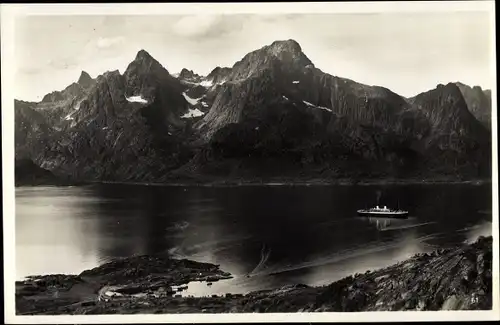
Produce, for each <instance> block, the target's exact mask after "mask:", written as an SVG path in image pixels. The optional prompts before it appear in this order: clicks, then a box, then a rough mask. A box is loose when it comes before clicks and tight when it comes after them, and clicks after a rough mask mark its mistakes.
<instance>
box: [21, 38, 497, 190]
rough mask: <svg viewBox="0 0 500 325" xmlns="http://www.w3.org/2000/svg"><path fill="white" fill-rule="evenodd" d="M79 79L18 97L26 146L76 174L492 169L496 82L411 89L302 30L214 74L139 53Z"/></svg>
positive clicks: (428, 173) (41, 160) (42, 160)
mask: <svg viewBox="0 0 500 325" xmlns="http://www.w3.org/2000/svg"><path fill="white" fill-rule="evenodd" d="M73 85H76V86H73ZM73 85H70V86H69V87H68V88H66V89H65V90H64V91H62V92H54V93H52V94H49V95H47V96H45V97H46V98H44V100H43V101H42V102H41V103H25V102H18V101H16V150H18V152H19V154H23V155H27V156H29V157H32V158H33V159H34V160H35V161H36V162H37V163H38V164H40V165H42V166H45V167H47V168H49V169H51V170H56V169H57V170H62V171H64V173H66V174H70V175H73V176H74V177H79V178H85V179H87V178H89V179H108V180H137V181H138V180H148V181H164V180H168V179H170V178H171V177H190V178H192V177H204V176H218V177H245V178H250V179H251V178H252V177H285V176H286V177H325V178H338V177H354V178H357V177H363V178H364V177H433V176H436V175H442V174H451V175H454V176H457V175H458V176H462V177H482V176H488V175H489V170H490V158H489V157H490V132H489V130H488V129H487V128H485V126H484V125H483V124H482V123H484V121H486V120H487V116H488V114H490V113H489V111H488V109H486V108H485V107H487V103H488V100H487V99H485V98H487V96H488V95H487V92H484V93H483V92H482V90H481V92H480V94H479V93H478V92H477V91H478V89H477V87H475V88H470V87H469V88H470V89H469V88H467V87H468V86H465V85H461V84H451V83H450V84H448V85H440V86H438V87H437V88H436V89H434V90H430V91H428V92H426V93H422V94H420V95H418V96H415V97H414V98H410V99H406V98H403V97H401V96H399V95H397V94H395V93H393V92H392V91H390V90H389V89H386V88H383V87H378V86H368V85H363V84H360V83H357V82H355V81H352V80H349V79H344V78H341V77H337V76H332V75H329V74H327V73H324V72H322V71H321V70H320V69H317V68H316V67H315V66H314V64H313V63H312V62H311V61H310V60H309V58H308V57H307V56H306V54H305V53H304V52H303V51H302V48H301V47H300V45H299V44H298V43H297V42H295V41H294V40H285V41H276V42H273V43H272V44H270V45H268V46H264V47H263V48H261V49H258V50H256V51H253V52H251V53H248V54H247V55H245V56H244V57H243V58H242V59H241V60H240V61H238V62H236V63H235V64H234V65H233V67H231V68H220V67H217V68H215V69H214V70H213V71H212V72H211V73H210V74H209V75H208V76H200V75H197V74H196V73H194V72H193V71H190V70H187V69H183V70H182V71H181V73H179V75H178V76H177V77H173V76H171V75H170V74H169V72H168V71H167V70H166V69H165V68H164V67H163V66H162V65H161V64H160V63H159V62H158V61H156V60H155V59H154V58H152V57H151V56H150V55H149V54H148V53H147V52H146V51H144V50H141V51H139V52H138V53H137V56H136V58H135V59H134V61H132V62H131V63H130V64H129V66H128V68H127V69H126V71H125V72H124V74H123V75H121V74H120V73H119V72H118V71H111V72H106V73H104V74H103V75H101V76H98V77H97V78H96V79H95V80H94V79H92V78H90V76H89V75H88V74H86V73H82V75H81V76H80V78H79V80H78V82H77V83H74V84H73ZM471 94H476V95H474V96H473V95H471ZM490 98H491V95H490ZM471 107H472V108H471ZM489 107H490V108H489V109H490V110H491V104H490V106H489ZM59 111H64V114H67V115H64V114H62V113H58V114H56V113H54V112H59ZM68 112H69V113H68ZM18 116H19V118H18ZM478 120H479V121H478ZM30 124H33V125H35V129H36V130H37V131H33V130H31V129H29V127H28V126H29V125H30ZM37 125H41V126H38V127H36V126H37ZM18 129H19V130H18ZM34 132H35V133H34ZM36 132H38V133H36ZM18 138H19V139H18Z"/></svg>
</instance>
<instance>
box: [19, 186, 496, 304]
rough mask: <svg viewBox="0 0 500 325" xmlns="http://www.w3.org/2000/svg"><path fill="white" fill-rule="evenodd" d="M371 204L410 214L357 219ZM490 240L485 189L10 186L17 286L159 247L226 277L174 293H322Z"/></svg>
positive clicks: (446, 187) (486, 191)
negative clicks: (314, 289) (362, 275)
mask: <svg viewBox="0 0 500 325" xmlns="http://www.w3.org/2000/svg"><path fill="white" fill-rule="evenodd" d="M379 200H381V201H382V202H383V204H385V205H387V206H396V202H397V204H398V205H400V206H401V208H404V209H405V210H409V211H410V217H409V218H408V219H389V218H366V217H365V218H363V217H357V216H356V211H357V209H360V208H366V207H370V206H373V205H374V204H375V203H378V201H379ZM485 211H486V212H488V211H489V212H490V213H489V214H488V213H485ZM489 234H491V191H490V188H489V186H468V185H467V186H466V185H432V186H429V185H426V186H424V185H420V186H414V185H413V186H393V187H388V188H385V189H383V190H380V188H378V187H376V186H359V187H358V186H331V187H329V186H304V187H300V186H298V187H297V186H268V187H257V186H249V187H231V188H222V187H221V188H205V187H149V186H130V185H93V186H85V187H23V188H17V189H16V268H17V270H16V273H17V278H23V277H24V276H26V275H33V274H49V273H73V274H74V273H79V272H81V271H82V270H84V269H89V268H92V267H95V266H97V265H99V264H101V263H103V262H106V261H109V260H111V259H114V258H117V257H126V256H131V255H135V254H154V253H159V252H166V251H168V252H170V253H171V254H172V255H173V256H175V257H181V258H190V259H193V260H198V261H203V262H210V263H214V264H219V265H220V266H221V268H222V269H223V270H225V271H228V272H230V273H232V274H233V276H234V278H233V279H230V280H225V281H219V282H215V283H213V284H212V285H207V283H203V282H200V283H191V284H189V285H188V288H187V290H185V291H182V295H212V294H224V293H227V292H231V293H245V292H248V291H250V290H261V289H268V288H276V287H279V286H282V285H286V284H291V283H304V284H308V285H322V284H327V283H330V282H332V281H334V280H337V279H340V278H342V277H344V276H347V275H350V274H353V273H355V272H364V271H366V270H368V269H375V268H381V267H385V266H387V265H390V264H393V263H395V262H397V261H400V260H403V259H406V258H408V257H409V256H411V255H414V254H415V253H418V252H423V251H429V250H432V249H435V248H436V247H446V246H451V245H456V244H458V243H462V242H464V241H471V240H475V238H477V237H478V236H480V235H489Z"/></svg>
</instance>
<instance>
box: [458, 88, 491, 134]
mask: <svg viewBox="0 0 500 325" xmlns="http://www.w3.org/2000/svg"><path fill="white" fill-rule="evenodd" d="M455 84H456V85H457V86H458V88H459V89H460V91H461V92H462V96H463V97H464V99H465V102H466V103H467V107H468V108H469V111H470V112H471V113H472V114H473V115H474V116H475V117H476V119H477V120H478V121H480V122H481V123H482V124H483V125H484V126H486V127H487V128H488V129H490V130H491V91H490V90H483V89H482V88H481V87H480V86H474V87H470V86H468V85H465V84H463V83H461V82H456V83H455Z"/></svg>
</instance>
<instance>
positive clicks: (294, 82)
mask: <svg viewBox="0 0 500 325" xmlns="http://www.w3.org/2000/svg"><path fill="white" fill-rule="evenodd" d="M292 83H293V84H298V83H300V81H298V80H294V81H293V82H292Z"/></svg>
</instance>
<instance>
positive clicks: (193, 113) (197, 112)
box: [181, 108, 205, 118]
mask: <svg viewBox="0 0 500 325" xmlns="http://www.w3.org/2000/svg"><path fill="white" fill-rule="evenodd" d="M204 114H205V113H203V112H202V111H200V110H199V109H197V108H196V109H190V110H189V111H188V112H187V113H186V114H184V115H182V116H181V118H192V117H199V116H203V115H204Z"/></svg>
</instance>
